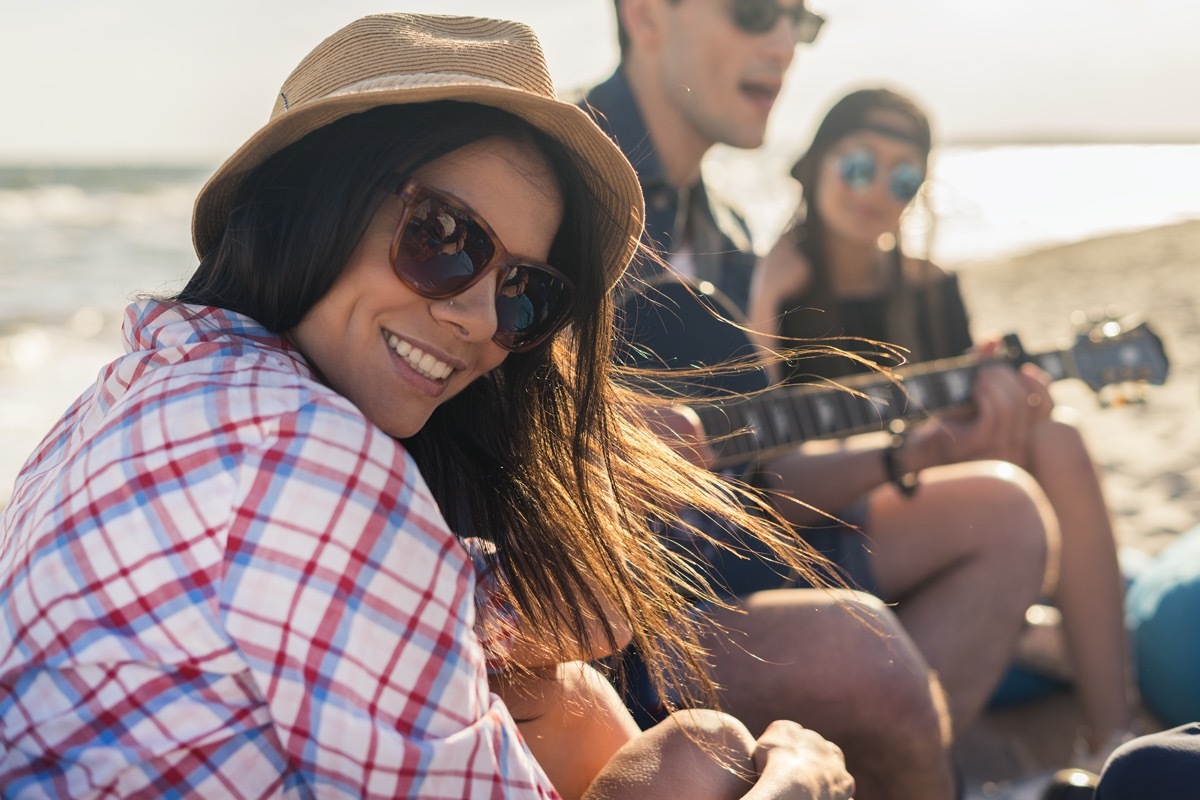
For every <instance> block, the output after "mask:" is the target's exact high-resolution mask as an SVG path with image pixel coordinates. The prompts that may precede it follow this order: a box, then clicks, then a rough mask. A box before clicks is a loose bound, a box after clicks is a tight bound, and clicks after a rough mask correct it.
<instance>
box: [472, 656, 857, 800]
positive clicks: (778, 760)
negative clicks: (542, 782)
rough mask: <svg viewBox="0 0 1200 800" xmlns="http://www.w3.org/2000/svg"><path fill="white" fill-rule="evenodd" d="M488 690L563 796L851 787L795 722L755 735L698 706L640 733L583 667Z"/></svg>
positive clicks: (839, 791) (846, 790)
mask: <svg viewBox="0 0 1200 800" xmlns="http://www.w3.org/2000/svg"><path fill="white" fill-rule="evenodd" d="M492 688H493V690H497V691H498V692H499V693H500V694H501V696H502V697H504V699H505V703H506V705H509V708H510V711H512V713H513V715H514V716H515V717H516V718H517V719H523V720H525V721H524V722H519V723H518V725H519V726H520V728H521V733H522V735H523V736H525V737H526V742H527V743H528V744H529V747H530V750H531V751H532V752H533V754H534V757H535V758H537V760H538V763H539V764H540V765H541V766H542V769H543V770H545V771H546V774H547V776H548V777H549V778H550V780H551V783H553V784H554V787H555V788H556V789H557V790H558V792H559V794H560V795H562V797H563V798H564V800H651V799H652V798H675V797H687V798H690V799H693V800H738V799H739V798H742V799H743V800H751V799H752V798H753V800H772V799H773V798H783V797H812V798H821V799H823V800H824V799H826V798H828V799H829V800H841V799H842V798H848V797H850V796H851V794H852V793H853V781H852V780H851V779H850V777H849V775H848V774H847V773H846V771H845V766H844V762H843V760H842V756H841V753H840V752H839V751H838V750H837V748H836V747H833V746H832V745H830V744H829V742H827V741H825V740H824V739H823V738H822V737H820V736H819V735H817V734H816V733H814V732H812V731H805V730H803V729H801V728H799V726H797V725H793V724H791V723H780V722H776V723H774V724H773V726H772V728H771V731H770V732H769V733H768V734H767V735H766V736H764V737H763V738H762V739H761V740H758V741H756V740H755V739H754V737H752V736H751V735H750V732H749V731H747V730H746V727H745V726H744V725H742V724H741V723H740V722H738V721H737V720H735V719H734V718H733V717H730V716H729V715H727V714H722V713H720V712H716V711H709V710H705V709H698V710H694V711H681V712H678V713H676V714H673V715H672V716H670V717H669V718H667V719H666V720H664V721H663V722H661V723H659V724H658V725H656V726H655V727H653V728H651V729H650V730H648V731H646V732H644V733H643V732H641V731H639V730H638V728H637V726H636V725H635V724H634V722H633V718H632V717H631V716H630V715H629V712H628V711H627V710H626V709H625V706H624V704H623V703H622V702H621V699H620V697H619V696H618V695H617V693H616V691H615V690H614V689H613V687H612V685H611V684H610V683H609V682H608V681H607V680H606V679H605V678H604V677H603V676H602V675H600V673H598V672H597V671H596V670H595V669H593V668H592V667H590V666H588V665H584V664H579V663H574V664H563V665H560V666H559V667H557V668H556V669H551V670H547V671H546V674H545V675H542V676H534V677H529V676H526V677H522V678H520V679H504V680H493V681H492ZM531 715H536V719H529V717H530V716H531ZM780 726H783V727H780ZM789 726H790V727H789ZM764 751H765V752H764ZM768 753H769V755H768Z"/></svg>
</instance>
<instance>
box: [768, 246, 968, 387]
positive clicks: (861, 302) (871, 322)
mask: <svg viewBox="0 0 1200 800" xmlns="http://www.w3.org/2000/svg"><path fill="white" fill-rule="evenodd" d="M899 268H900V264H899V258H898V257H896V259H895V260H894V264H893V273H894V274H893V280H892V285H893V286H895V287H896V288H895V289H893V290H891V291H888V292H886V293H884V294H879V295H874V296H870V297H863V298H850V299H844V300H839V301H837V302H836V303H835V304H834V308H833V309H831V310H830V309H826V310H823V311H822V310H818V309H817V308H816V304H817V303H818V302H820V301H819V300H818V299H817V298H816V297H815V296H814V294H815V293H814V292H811V291H809V292H806V293H804V294H802V295H800V296H798V297H795V298H792V299H790V300H788V301H787V302H786V304H785V305H784V307H782V308H780V309H779V313H780V325H779V329H780V333H781V334H783V335H784V336H785V337H789V338H796V339H810V340H811V339H816V340H820V339H823V338H827V337H834V338H833V339H832V340H830V341H827V342H825V343H826V344H831V345H834V346H836V347H840V348H841V349H843V350H849V351H851V352H854V353H857V354H858V355H861V356H864V357H866V358H868V359H870V360H872V361H875V362H877V363H879V364H880V365H882V366H887V367H895V366H897V365H898V363H899V361H898V359H897V358H895V357H893V356H891V355H890V354H888V353H887V352H886V351H883V350H881V349H879V348H878V347H875V346H872V345H870V344H869V343H867V342H860V341H854V340H852V339H845V338H839V337H854V338H857V339H870V340H873V341H879V342H888V343H890V344H895V345H899V346H901V347H903V348H906V349H907V350H908V351H909V353H908V354H907V355H906V356H905V359H906V361H907V362H908V363H912V364H915V363H920V362H923V361H932V360H934V359H938V358H947V357H950V356H957V355H961V354H962V353H964V352H965V351H966V350H968V349H969V348H970V347H971V344H972V341H971V332H970V325H969V319H968V316H967V310H966V306H965V305H964V304H963V298H962V292H961V291H960V289H959V286H958V276H957V275H955V274H954V273H947V274H946V275H944V276H941V277H939V278H938V279H937V280H934V281H930V282H928V283H925V284H922V285H919V286H917V285H912V284H910V283H905V282H903V281H901V280H900V279H899ZM813 344H821V342H820V341H817V342H814V343H813ZM795 345H796V346H798V347H799V348H800V349H801V350H803V349H804V348H805V343H804V342H798V343H795ZM866 370H867V368H866V367H865V366H863V365H862V364H859V363H857V362H855V361H853V360H851V359H849V358H846V357H844V356H835V355H817V356H803V357H799V358H796V359H792V360H789V361H788V363H787V364H786V365H785V369H784V380H785V381H786V382H788V383H803V382H811V381H813V380H815V379H820V378H839V377H843V376H846V375H852V374H855V373H859V372H865V371H866Z"/></svg>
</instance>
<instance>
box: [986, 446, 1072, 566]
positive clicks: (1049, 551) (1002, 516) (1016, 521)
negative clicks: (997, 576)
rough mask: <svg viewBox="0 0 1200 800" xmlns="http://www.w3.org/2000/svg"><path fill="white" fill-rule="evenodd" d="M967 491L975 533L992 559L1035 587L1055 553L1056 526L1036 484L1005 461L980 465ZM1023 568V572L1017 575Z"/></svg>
mask: <svg viewBox="0 0 1200 800" xmlns="http://www.w3.org/2000/svg"><path fill="white" fill-rule="evenodd" d="M967 480H968V481H970V485H969V487H967V491H969V494H970V497H971V500H972V503H973V504H974V505H975V511H976V514H975V517H976V520H977V521H976V522H975V526H976V533H977V538H978V540H979V541H980V543H981V546H983V547H985V548H987V549H988V550H989V551H991V553H992V557H993V558H996V559H999V560H1003V561H1004V562H1007V563H1009V564H1011V565H1013V566H1014V567H1017V568H1018V569H1015V570H1012V571H1011V572H1012V574H1014V575H1022V574H1024V575H1027V576H1029V579H1030V580H1033V581H1036V583H1037V585H1038V587H1039V588H1040V586H1041V584H1042V583H1043V582H1044V581H1045V579H1046V575H1047V573H1048V571H1049V570H1048V569H1047V567H1048V565H1049V564H1050V563H1051V562H1052V560H1053V559H1054V558H1055V557H1056V554H1057V551H1058V538H1059V530H1058V521H1057V518H1056V517H1055V515H1054V509H1053V507H1052V506H1051V504H1050V501H1049V500H1048V499H1047V498H1046V495H1045V493H1044V492H1043V491H1042V489H1041V487H1040V486H1039V485H1038V482H1037V481H1036V480H1035V479H1034V477H1033V476H1032V475H1030V474H1029V473H1028V472H1026V471H1025V470H1023V469H1021V468H1020V467H1017V466H1014V465H1013V464H1009V463H1007V462H1003V461H984V462H979V463H978V465H977V471H976V473H975V474H974V475H972V476H971V477H970V478H967ZM1021 568H1023V569H1021Z"/></svg>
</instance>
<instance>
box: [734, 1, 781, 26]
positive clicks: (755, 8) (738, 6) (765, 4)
mask: <svg viewBox="0 0 1200 800" xmlns="http://www.w3.org/2000/svg"><path fill="white" fill-rule="evenodd" d="M782 13H783V10H782V9H781V8H780V7H779V3H778V2H777V1H776V0H734V4H733V22H734V24H735V25H737V26H738V27H739V28H741V29H742V30H744V31H745V32H746V33H766V32H767V31H769V30H771V29H772V28H774V27H775V23H776V22H778V21H779V17H780V15H781V14H782Z"/></svg>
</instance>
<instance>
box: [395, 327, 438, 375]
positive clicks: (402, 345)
mask: <svg viewBox="0 0 1200 800" xmlns="http://www.w3.org/2000/svg"><path fill="white" fill-rule="evenodd" d="M387 343H388V346H389V347H391V348H392V349H393V350H395V351H396V355H398V356H400V357H401V358H403V359H404V360H405V361H407V362H408V363H409V365H410V366H411V367H412V368H413V369H415V370H416V371H417V372H419V373H421V374H422V375H424V376H425V377H426V378H432V379H433V380H435V381H440V380H442V379H443V378H445V377H446V376H447V375H449V374H450V373H451V372H453V371H454V368H453V367H451V366H450V365H449V364H447V363H446V362H444V361H438V360H437V359H436V358H434V357H433V356H431V355H430V354H429V353H426V352H425V351H424V350H421V349H420V348H418V347H413V346H412V344H411V343H409V342H406V341H404V340H403V339H401V338H400V337H399V336H397V335H396V334H394V333H389V334H388V336H387Z"/></svg>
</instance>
